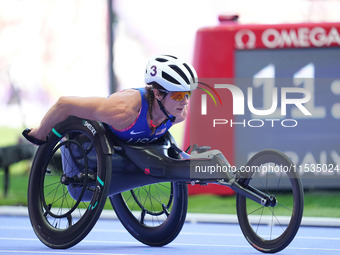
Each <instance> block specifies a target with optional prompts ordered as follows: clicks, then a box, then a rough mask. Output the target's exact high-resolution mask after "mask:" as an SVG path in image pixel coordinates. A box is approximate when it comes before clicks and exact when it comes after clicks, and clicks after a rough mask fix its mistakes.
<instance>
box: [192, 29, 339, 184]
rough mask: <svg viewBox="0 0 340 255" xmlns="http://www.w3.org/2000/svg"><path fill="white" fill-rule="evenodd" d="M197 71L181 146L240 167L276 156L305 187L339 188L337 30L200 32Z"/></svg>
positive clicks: (221, 30) (197, 47)
mask: <svg viewBox="0 0 340 255" xmlns="http://www.w3.org/2000/svg"><path fill="white" fill-rule="evenodd" d="M194 67H195V68H196V70H197V73H198V76H199V79H200V81H201V82H202V84H205V85H199V88H200V89H197V90H195V92H194V93H193V96H192V100H191V102H190V128H187V132H186V134H187V135H186V143H190V144H193V143H196V144H199V145H209V146H211V147H212V148H216V149H219V150H221V151H222V152H223V153H224V155H225V156H226V158H227V159H228V160H229V162H230V163H231V164H232V165H235V166H237V167H241V166H242V165H244V164H245V163H246V162H247V160H248V159H249V158H250V157H251V155H253V154H254V153H256V152H258V151H260V150H263V149H267V148H273V149H277V150H280V151H283V152H284V153H286V154H287V155H288V156H289V157H290V158H291V159H292V161H293V162H294V165H295V167H296V170H297V171H299V172H300V174H301V176H302V180H303V182H304V186H305V187H307V188H340V169H339V168H340V23H301V24H279V25H240V24H237V23H223V22H222V23H221V25H219V26H216V27H211V28H202V29H200V30H199V31H198V32H197V35H196V45H195V54H194ZM207 85H208V86H207ZM229 85H230V86H235V87H237V88H236V89H232V87H230V86H229ZM189 137H190V139H189Z"/></svg>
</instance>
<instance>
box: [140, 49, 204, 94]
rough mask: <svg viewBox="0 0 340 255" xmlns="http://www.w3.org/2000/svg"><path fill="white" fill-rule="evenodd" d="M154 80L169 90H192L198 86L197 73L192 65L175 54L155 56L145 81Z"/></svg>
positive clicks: (148, 82)
mask: <svg viewBox="0 0 340 255" xmlns="http://www.w3.org/2000/svg"><path fill="white" fill-rule="evenodd" d="M154 82H156V83H158V84H159V85H161V86H162V87H163V88H164V89H166V90H167V91H191V90H194V89H196V87H197V73H196V71H195V69H194V68H193V67H192V65H190V64H189V63H187V62H185V61H183V60H180V59H178V58H176V57H174V56H170V55H160V56H155V57H152V58H151V59H150V60H149V62H148V64H147V66H146V72H145V83H146V84H152V83H154Z"/></svg>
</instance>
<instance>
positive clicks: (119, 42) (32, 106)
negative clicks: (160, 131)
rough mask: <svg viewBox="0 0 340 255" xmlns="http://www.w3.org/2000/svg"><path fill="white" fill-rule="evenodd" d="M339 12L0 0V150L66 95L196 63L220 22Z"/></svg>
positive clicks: (249, 5)
mask: <svg viewBox="0 0 340 255" xmlns="http://www.w3.org/2000/svg"><path fill="white" fill-rule="evenodd" d="M339 13H340V1H338V0H286V1H281V0H280V1H270V0H259V1H252V0H241V1H231V0H199V1H197V0H196V1H195V0H186V1H182V0H173V1H157V0H143V1H140V0H127V1H126V0H124V1H123V0H108V1H104V0H101V1H98V0H96V1H95V0H82V1H79V0H67V1H66V0H48V1H46V0H12V1H6V0H0V115H1V118H0V146H8V145H13V144H16V143H17V142H18V139H19V137H20V132H18V131H19V130H21V129H22V128H24V127H34V126H36V125H37V124H38V123H39V122H40V120H41V118H42V116H43V114H44V113H45V112H46V111H47V109H48V108H49V107H50V106H51V105H52V104H53V102H55V100H56V99H57V98H58V97H59V96H61V95H77V96H104V97H105V96H107V95H108V94H110V93H111V92H112V91H117V90H121V89H124V88H130V87H141V86H144V83H143V76H144V68H145V64H146V61H147V59H148V58H149V57H150V56H151V55H154V54H163V53H164V54H173V55H177V56H181V57H182V58H185V59H188V60H189V61H192V60H193V58H194V45H195V38H196V37H195V36H196V32H197V30H198V29H200V28H202V27H209V26H216V25H218V24H219V20H218V16H219V15H234V14H237V15H239V19H238V22H239V24H290V23H300V22H319V23H322V22H339ZM111 43H112V45H113V47H111V46H110V45H111ZM111 53H112V54H111ZM111 64H112V66H111ZM184 132H185V123H184V124H181V125H179V126H178V127H176V128H174V130H173V134H174V135H175V138H176V139H177V140H178V141H179V144H180V145H182V144H183V136H184ZM23 167H26V168H27V166H26V165H25V166H23V165H21V166H19V167H17V168H18V169H19V170H15V171H18V172H21V170H20V169H21V168H23ZM26 170H27V169H26ZM26 170H25V171H26ZM1 172H2V171H0V173H1ZM1 174H2V173H1ZM1 192H2V190H0V193H1Z"/></svg>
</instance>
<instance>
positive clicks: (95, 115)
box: [23, 55, 197, 145]
mask: <svg viewBox="0 0 340 255" xmlns="http://www.w3.org/2000/svg"><path fill="white" fill-rule="evenodd" d="M145 83H146V84H147V85H146V87H145V88H140V89H126V90H123V91H121V92H117V93H114V94H112V95H111V96H110V97H108V98H101V97H85V98H81V97H61V98H59V100H58V101H57V102H56V103H55V104H54V105H53V106H52V107H51V108H50V109H49V111H48V112H47V113H46V115H45V116H44V118H43V120H42V122H41V124H40V126H39V127H37V128H35V129H25V130H24V131H23V135H24V136H25V138H26V139H27V140H29V141H30V142H32V143H33V144H36V145H42V144H44V143H46V142H47V140H48V137H47V134H48V133H49V132H50V131H51V130H52V128H53V127H54V126H55V125H56V124H57V123H59V122H61V121H63V120H65V119H66V118H67V117H68V116H71V115H73V116H76V117H79V118H83V119H91V120H96V121H100V122H104V123H106V124H108V125H109V126H110V127H111V130H112V132H113V133H114V134H115V135H116V136H117V137H118V138H120V139H122V140H123V141H125V142H128V143H150V142H154V141H156V140H157V139H158V138H159V137H161V136H162V135H163V134H164V133H165V132H166V131H167V130H168V129H169V128H170V127H171V126H172V125H173V124H176V123H179V122H181V121H183V120H185V118H186V116H187V107H188V99H189V97H190V90H192V89H195V88H196V86H197V74H196V71H195V69H194V68H193V67H192V66H191V65H190V64H189V63H187V62H185V61H182V60H180V59H178V58H176V57H174V56H170V55H162V56H156V57H153V58H151V59H150V60H149V62H148V64H147V67H146V73H145Z"/></svg>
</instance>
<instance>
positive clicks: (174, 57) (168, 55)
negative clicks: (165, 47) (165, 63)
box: [164, 55, 177, 59]
mask: <svg viewBox="0 0 340 255" xmlns="http://www.w3.org/2000/svg"><path fill="white" fill-rule="evenodd" d="M164 56H167V57H170V58H174V59H177V58H176V57H175V56H171V55H164Z"/></svg>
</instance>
